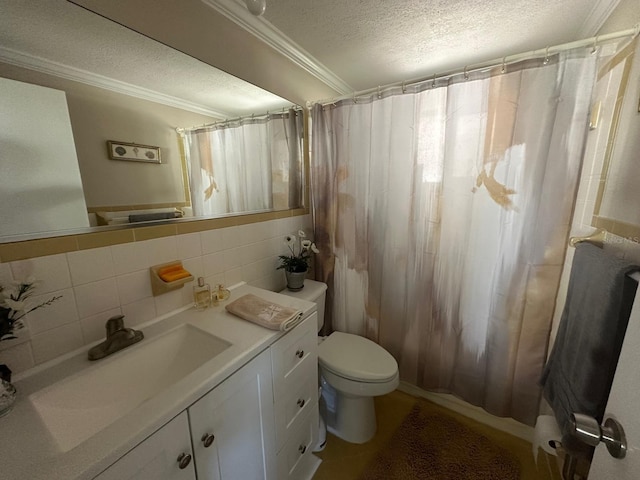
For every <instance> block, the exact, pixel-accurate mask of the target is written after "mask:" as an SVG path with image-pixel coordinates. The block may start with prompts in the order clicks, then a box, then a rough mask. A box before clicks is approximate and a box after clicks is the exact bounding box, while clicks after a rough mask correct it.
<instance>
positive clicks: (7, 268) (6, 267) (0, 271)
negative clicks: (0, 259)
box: [0, 263, 13, 287]
mask: <svg viewBox="0 0 640 480" xmlns="http://www.w3.org/2000/svg"><path fill="white" fill-rule="evenodd" d="M12 281H13V275H12V274H11V265H10V264H8V263H0V286H2V287H6V286H8V285H9V284H10V283H11V282H12Z"/></svg>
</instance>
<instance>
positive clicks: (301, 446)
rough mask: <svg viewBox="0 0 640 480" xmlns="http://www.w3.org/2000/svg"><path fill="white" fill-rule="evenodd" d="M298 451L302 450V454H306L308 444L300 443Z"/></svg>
mask: <svg viewBox="0 0 640 480" xmlns="http://www.w3.org/2000/svg"><path fill="white" fill-rule="evenodd" d="M298 451H299V452H300V455H304V452H306V451H307V446H306V445H300V446H299V447H298Z"/></svg>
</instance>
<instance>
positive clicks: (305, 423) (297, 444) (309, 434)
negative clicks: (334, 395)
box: [277, 408, 318, 480]
mask: <svg viewBox="0 0 640 480" xmlns="http://www.w3.org/2000/svg"><path fill="white" fill-rule="evenodd" d="M308 413H309V415H305V416H304V417H303V418H302V419H301V420H302V421H301V422H300V423H299V424H298V425H297V426H296V428H295V429H293V430H292V431H291V432H290V433H289V438H288V439H287V442H286V443H285V445H284V447H283V448H282V450H280V452H279V453H278V458H277V463H278V479H279V480H289V479H290V480H299V479H300V478H304V477H307V475H306V474H307V472H308V471H309V470H310V469H311V468H314V467H313V464H314V463H315V462H314V461H315V460H316V459H315V456H314V455H313V454H312V450H313V447H314V444H313V442H315V440H316V439H317V438H318V409H317V408H316V409H312V410H310V411H309V412H308ZM315 467H317V465H315ZM309 478H310V477H309Z"/></svg>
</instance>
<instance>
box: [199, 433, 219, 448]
mask: <svg viewBox="0 0 640 480" xmlns="http://www.w3.org/2000/svg"><path fill="white" fill-rule="evenodd" d="M215 439H216V436H215V435H214V434H213V433H205V434H204V435H202V438H201V440H202V443H204V448H209V447H210V446H211V444H212V443H213V441H214V440H215Z"/></svg>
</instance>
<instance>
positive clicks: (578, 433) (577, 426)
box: [569, 413, 627, 459]
mask: <svg viewBox="0 0 640 480" xmlns="http://www.w3.org/2000/svg"><path fill="white" fill-rule="evenodd" d="M569 423H570V428H571V434H572V435H573V436H574V437H576V438H577V439H579V440H580V441H582V442H583V443H586V444H587V445H591V446H592V447H595V446H597V445H598V444H599V443H600V442H602V443H604V444H605V445H606V446H607V450H609V454H610V455H611V456H612V457H613V458H619V459H622V458H624V457H625V455H626V454H627V438H626V436H625V434H624V429H623V428H622V425H620V422H618V421H617V420H615V419H613V418H607V419H606V420H605V421H604V425H600V424H598V421H597V420H596V419H595V418H593V417H590V416H588V415H583V414H581V413H572V414H571V418H570V420H569Z"/></svg>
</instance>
